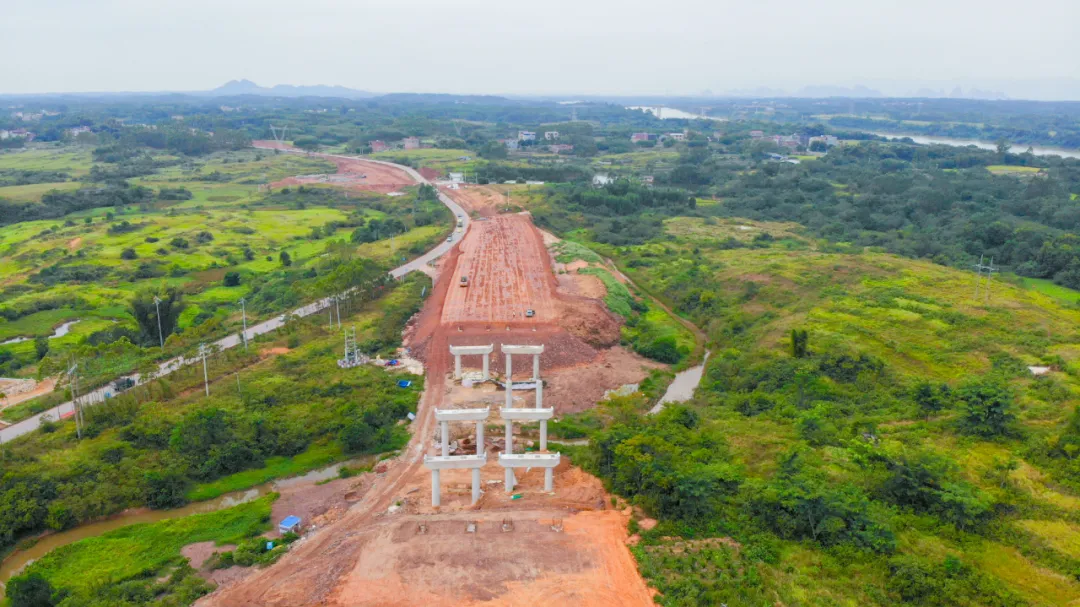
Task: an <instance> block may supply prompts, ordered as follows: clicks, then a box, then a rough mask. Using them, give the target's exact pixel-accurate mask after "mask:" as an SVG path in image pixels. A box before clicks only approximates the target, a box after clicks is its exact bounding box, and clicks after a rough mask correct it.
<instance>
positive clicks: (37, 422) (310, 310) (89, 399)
mask: <svg viewBox="0 0 1080 607" xmlns="http://www.w3.org/2000/svg"><path fill="white" fill-rule="evenodd" d="M267 149H273V148H267ZM281 151H283V152H289V153H298V154H304V155H312V156H322V157H326V158H344V159H348V160H364V161H365V162H373V163H376V164H385V165H388V166H392V167H396V168H398V169H401V170H403V171H405V172H406V173H408V174H409V176H411V177H412V178H413V179H415V180H416V181H417V182H419V183H429V182H428V180H426V179H424V178H423V177H422V176H421V175H420V173H417V172H416V171H414V170H413V169H412V168H410V167H407V166H402V165H399V164H394V163H392V162H384V161H382V160H369V159H367V158H355V157H352V156H341V155H337V154H309V153H308V152H303V151H300V150H287V149H283V150H281ZM439 200H440V201H441V202H442V203H443V204H444V205H446V206H447V208H449V209H450V212H452V213H453V214H454V215H455V216H457V218H459V219H460V220H461V222H462V229H460V230H456V231H454V232H453V235H452V236H451V238H452V240H451V241H443V242H441V243H439V245H438V246H436V247H435V248H433V249H432V250H430V251H428V252H427V253H424V254H423V255H421V256H420V257H417V258H416V259H414V260H412V261H410V262H408V263H405V264H403V265H401V266H398V267H396V268H394V269H393V270H391V271H390V275H391V276H393V277H394V278H401V277H402V276H404V275H406V274H408V273H409V272H414V271H421V272H425V273H428V274H431V273H432V272H433V271H432V268H431V266H430V263H431V262H432V261H434V260H435V259H437V258H438V257H440V256H441V255H443V254H445V253H446V252H447V251H449V250H450V249H451V248H453V246H454V245H456V244H457V242H458V241H459V240H460V239H461V237H462V236H464V234H465V232H466V231H467V230H468V229H469V215H468V214H467V213H466V212H465V210H464V209H462V208H461V207H460V206H458V204H457V203H456V202H454V201H453V200H451V199H450V197H448V196H447V195H445V194H443V193H442V192H439ZM329 305H330V299H329V298H327V299H321V300H319V301H316V302H314V303H310V304H307V305H306V306H302V307H299V308H297V309H295V310H293V311H292V312H291V314H295V315H296V316H310V315H312V314H314V313H316V312H318V311H320V310H324V309H326V308H327V306H329ZM283 324H285V315H284V314H282V315H280V316H275V317H274V318H271V319H270V320H267V321H265V322H261V323H259V324H257V325H253V326H251V327H248V329H247V338H248V339H249V340H250V339H252V338H254V337H255V336H256V335H262V334H263V333H269V332H270V331H273V330H275V329H277V328H278V327H280V326H282V325H283ZM241 343H243V342H242V341H241V338H240V334H239V333H236V334H233V335H229V336H228V337H225V338H223V339H219V340H217V341H215V342H213V343H212V344H210V347H211V348H212V349H214V350H218V351H220V350H227V349H229V348H235V347H236V346H238V345H240V344H241ZM198 362H199V359H198V358H187V359H186V358H184V357H182V356H181V357H178V358H173V359H171V360H167V361H165V362H163V363H161V364H160V365H159V366H158V370H157V372H156V373H155V374H154V376H153V377H152V378H150V379H153V378H155V377H161V376H164V375H168V374H170V373H172V372H173V371H176V370H177V369H179V368H180V367H183V366H184V365H190V364H195V363H198ZM125 377H128V378H131V379H133V380H135V382H136V383H142V378H141V376H140V375H139V374H138V373H134V374H132V375H127V376H125ZM111 389H112V386H111V385H108V386H105V387H101V388H98V389H97V390H94V391H93V392H90V393H89V394H86V395H85V396H83V397H80V398H79V401H80V402H81V403H83V405H84V406H86V405H93V404H97V403H100V402H102V401H103V400H104V399H105V396H106V391H107V390H111ZM74 413H75V405H74V403H72V402H71V401H68V402H66V403H63V404H61V405H60V406H58V407H54V408H52V409H49V410H47V411H43V412H42V413H39V414H37V415H34V416H33V417H29V418H27V419H25V420H23V421H21V422H19V423H16V424H12V425H11V426H8V427H7V428H4V429H2V430H0V443H3V442H7V441H10V440H13V439H16V438H18V437H20V436H22V435H24V434H29V433H30V432H33V431H34V430H37V429H38V427H40V426H41V421H42V419H43V418H44V417H46V416H47V417H48V418H49V419H51V420H57V419H61V418H63V417H65V416H70V415H72V414H74Z"/></svg>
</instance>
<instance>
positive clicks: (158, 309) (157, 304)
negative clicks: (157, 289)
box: [154, 295, 165, 350]
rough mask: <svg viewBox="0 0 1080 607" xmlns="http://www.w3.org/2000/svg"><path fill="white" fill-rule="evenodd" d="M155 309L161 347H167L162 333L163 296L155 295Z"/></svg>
mask: <svg viewBox="0 0 1080 607" xmlns="http://www.w3.org/2000/svg"><path fill="white" fill-rule="evenodd" d="M154 310H155V311H156V312H157V334H158V343H159V344H160V345H161V349H162V350H164V349H165V336H164V335H163V334H162V333H161V298H159V297H158V296H157V295H155V296H154Z"/></svg>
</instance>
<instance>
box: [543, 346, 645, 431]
mask: <svg viewBox="0 0 1080 607" xmlns="http://www.w3.org/2000/svg"><path fill="white" fill-rule="evenodd" d="M663 367H664V365H661V364H660V363H657V362H653V361H651V360H649V359H647V358H642V357H641V356H638V355H637V354H634V353H633V352H629V351H627V350H625V349H623V348H621V347H618V346H616V347H614V348H611V349H608V350H603V351H602V352H601V353H600V356H599V357H598V358H597V359H596V360H594V361H592V362H591V363H586V364H581V365H576V366H573V367H566V368H561V369H555V370H552V371H550V372H549V373H548V374H547V377H546V379H547V384H546V387H545V388H544V405H545V406H553V407H555V413H556V414H557V415H565V414H567V413H578V412H581V411H585V410H587V409H591V408H592V407H594V406H595V405H596V403H597V402H599V401H600V399H601V398H602V397H603V395H604V392H605V391H607V390H609V389H613V388H617V387H619V386H622V385H624V384H636V383H640V382H641V381H642V380H643V379H645V378H646V377H647V376H648V375H649V371H650V370H651V369H660V368H663ZM527 402H528V403H530V405H527V406H531V399H530V400H528V401H527Z"/></svg>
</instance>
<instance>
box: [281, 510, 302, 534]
mask: <svg viewBox="0 0 1080 607" xmlns="http://www.w3.org/2000/svg"><path fill="white" fill-rule="evenodd" d="M299 528H300V517H299V516H292V515H290V516H286V517H285V518H284V519H282V521H281V522H280V523H278V531H279V532H281V534H282V535H284V534H286V533H290V532H292V533H296V531H297V530H298V529H299Z"/></svg>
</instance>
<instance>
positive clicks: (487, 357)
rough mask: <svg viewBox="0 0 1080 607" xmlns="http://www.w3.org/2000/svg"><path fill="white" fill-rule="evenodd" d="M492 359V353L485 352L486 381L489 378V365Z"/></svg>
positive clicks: (484, 377) (484, 376)
mask: <svg viewBox="0 0 1080 607" xmlns="http://www.w3.org/2000/svg"><path fill="white" fill-rule="evenodd" d="M490 359H491V354H485V355H484V375H483V380H484V381H487V380H488V365H489V364H490Z"/></svg>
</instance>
